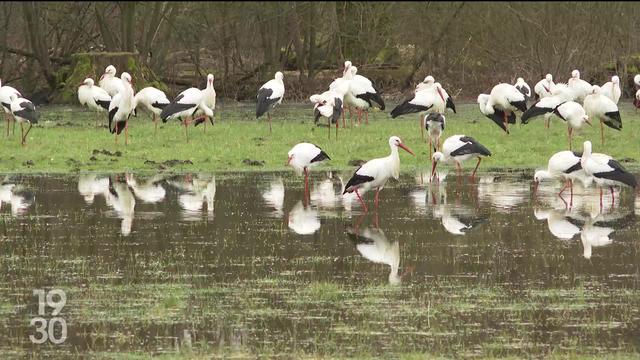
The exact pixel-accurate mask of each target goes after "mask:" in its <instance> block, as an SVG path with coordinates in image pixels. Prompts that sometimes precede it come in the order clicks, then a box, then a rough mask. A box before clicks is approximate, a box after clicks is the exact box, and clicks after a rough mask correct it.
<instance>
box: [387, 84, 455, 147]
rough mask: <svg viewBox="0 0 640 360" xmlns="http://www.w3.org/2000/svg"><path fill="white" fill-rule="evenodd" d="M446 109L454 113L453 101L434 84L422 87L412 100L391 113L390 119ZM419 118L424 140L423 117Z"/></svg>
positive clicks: (440, 111) (440, 87) (438, 85)
mask: <svg viewBox="0 0 640 360" xmlns="http://www.w3.org/2000/svg"><path fill="white" fill-rule="evenodd" d="M446 108H450V109H452V110H453V111H454V112H455V105H454V104H453V100H451V98H450V97H449V95H448V94H447V93H446V91H445V90H444V89H443V88H442V85H440V83H434V84H433V86H430V87H424V88H423V89H422V90H420V91H417V92H416V93H415V94H414V96H413V98H411V99H409V100H406V101H404V102H403V103H402V104H400V105H398V106H396V107H395V108H394V109H393V110H392V111H391V117H392V118H396V117H398V116H402V115H406V114H413V113H422V112H429V113H444V111H445V109H446ZM419 116H420V132H421V134H422V138H423V139H424V127H425V124H424V117H423V116H422V114H420V115H419Z"/></svg>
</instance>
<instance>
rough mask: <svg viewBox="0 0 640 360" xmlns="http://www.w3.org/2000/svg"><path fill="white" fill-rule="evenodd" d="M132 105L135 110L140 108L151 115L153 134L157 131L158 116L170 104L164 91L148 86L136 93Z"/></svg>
mask: <svg viewBox="0 0 640 360" xmlns="http://www.w3.org/2000/svg"><path fill="white" fill-rule="evenodd" d="M134 103H135V108H136V109H138V107H142V108H144V109H145V110H146V111H148V112H150V113H151V114H152V119H153V125H154V134H155V133H156V132H157V131H158V116H160V114H161V113H162V110H164V108H166V107H167V106H169V104H170V103H171V101H169V99H168V98H167V95H166V94H165V93H164V91H162V90H159V89H156V88H154V87H151V86H149V87H146V88H144V89H142V90H140V91H138V92H137V93H136V95H135V96H134Z"/></svg>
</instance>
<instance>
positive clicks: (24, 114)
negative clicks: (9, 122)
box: [10, 93, 39, 146]
mask: <svg viewBox="0 0 640 360" xmlns="http://www.w3.org/2000/svg"><path fill="white" fill-rule="evenodd" d="M10 99H11V114H13V117H14V119H15V120H16V121H17V122H19V123H20V134H21V137H20V138H21V142H20V143H21V144H22V146H25V145H26V144H27V135H29V131H31V127H32V126H33V124H37V123H38V116H39V114H38V113H37V112H36V107H35V106H34V105H33V103H32V102H31V101H29V100H27V99H25V98H23V97H21V96H18V95H16V94H15V93H14V94H11V95H10ZM25 122H26V123H29V128H28V129H27V132H26V133H25V132H24V123H25Z"/></svg>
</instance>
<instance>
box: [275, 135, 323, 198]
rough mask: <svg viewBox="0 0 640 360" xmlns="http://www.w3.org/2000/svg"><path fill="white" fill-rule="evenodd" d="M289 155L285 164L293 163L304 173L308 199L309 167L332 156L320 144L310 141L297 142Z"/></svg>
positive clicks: (293, 165) (292, 164)
mask: <svg viewBox="0 0 640 360" xmlns="http://www.w3.org/2000/svg"><path fill="white" fill-rule="evenodd" d="M287 155H288V157H289V159H288V160H287V163H286V164H285V165H287V166H289V165H291V166H292V167H293V168H294V169H295V171H296V172H297V173H298V174H300V173H304V196H305V199H307V197H308V195H309V168H311V167H312V166H316V165H318V164H320V162H322V161H324V160H331V158H330V157H329V155H327V153H326V152H324V150H322V149H321V148H320V147H319V146H317V145H314V144H310V143H299V144H296V145H295V146H294V147H293V148H291V150H289V153H288V154H287Z"/></svg>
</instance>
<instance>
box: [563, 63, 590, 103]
mask: <svg viewBox="0 0 640 360" xmlns="http://www.w3.org/2000/svg"><path fill="white" fill-rule="evenodd" d="M567 85H569V88H570V89H571V90H572V91H573V93H574V101H577V102H580V103H582V102H584V98H585V97H586V96H587V95H589V94H591V84H589V83H588V82H586V81H584V80H582V79H580V71H578V70H573V71H572V72H571V78H570V79H569V81H567Z"/></svg>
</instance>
